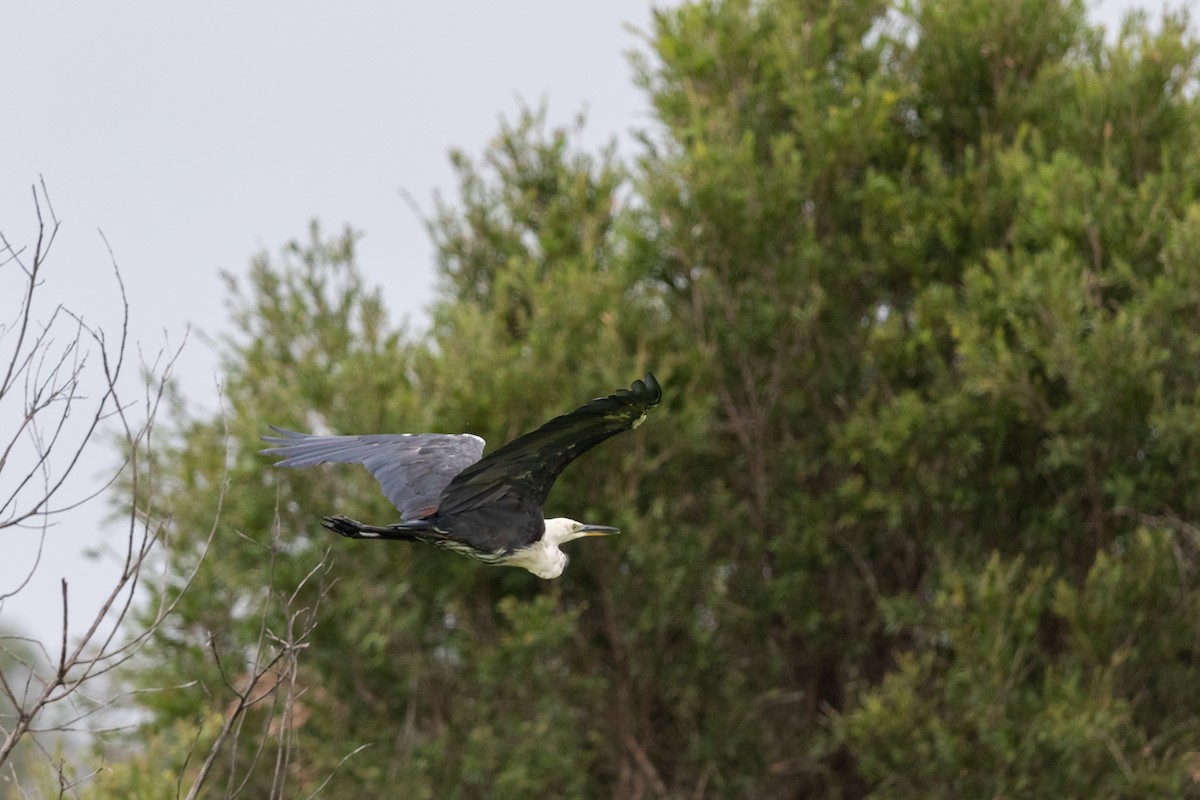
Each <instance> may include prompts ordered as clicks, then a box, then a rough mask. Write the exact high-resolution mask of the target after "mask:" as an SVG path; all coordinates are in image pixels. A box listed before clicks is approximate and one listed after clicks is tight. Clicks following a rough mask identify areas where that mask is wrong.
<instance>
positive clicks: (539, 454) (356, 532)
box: [263, 373, 662, 578]
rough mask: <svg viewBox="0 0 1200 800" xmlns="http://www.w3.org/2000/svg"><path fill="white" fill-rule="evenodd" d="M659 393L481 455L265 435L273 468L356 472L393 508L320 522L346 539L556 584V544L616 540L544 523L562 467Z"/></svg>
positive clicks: (597, 407)
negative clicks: (466, 560) (369, 517)
mask: <svg viewBox="0 0 1200 800" xmlns="http://www.w3.org/2000/svg"><path fill="white" fill-rule="evenodd" d="M661 398H662V390H661V388H660V387H659V385H658V381H656V380H655V379H654V376H653V375H650V374H649V373H647V375H646V378H645V380H644V381H634V383H633V386H631V387H630V388H629V389H618V390H617V391H616V392H614V393H613V394H611V395H609V396H608V397H598V398H596V399H595V400H591V401H589V402H587V403H585V404H584V405H582V406H580V407H579V408H577V409H575V410H574V411H572V412H570V413H569V414H563V415H562V416H560V417H555V418H554V419H552V420H550V421H549V422H547V423H546V424H545V425H543V426H542V427H540V428H538V429H537V430H535V431H532V432H531V433H527V434H525V435H524V436H521V437H518V438H517V439H514V440H513V441H511V442H509V443H508V444H506V445H504V446H503V447H501V448H499V449H498V450H496V451H494V452H492V453H490V454H488V455H487V456H486V457H485V456H483V448H484V441H483V439H480V438H479V437H478V436H474V435H472V434H442V433H414V434H406V433H402V434H374V435H372V434H368V435H364V436H318V435H313V434H307V433H295V432H292V431H286V430H283V429H281V428H275V427H274V426H272V429H273V430H274V431H275V432H276V433H278V434H279V435H278V436H264V437H263V439H264V440H266V441H267V442H270V443H271V444H272V445H274V446H273V447H271V448H268V449H266V450H263V452H264V453H266V454H269V455H277V456H281V457H282V458H281V460H280V461H278V462H277V466H283V467H311V466H315V465H317V464H322V463H328V462H337V463H357V464H362V465H363V466H365V467H366V468H367V469H368V470H370V472H371V474H372V475H374V476H375V477H376V479H378V480H379V483H380V486H381V487H382V489H383V492H384V494H385V495H387V497H388V499H389V500H391V501H392V503H394V504H395V506H396V507H397V508H398V509H399V510H400V514H401V519H402V521H401V522H398V523H395V524H392V525H383V526H379V525H364V524H363V523H361V522H358V521H356V520H353V519H350V518H349V517H344V516H335V517H325V518H324V519H323V522H322V524H324V525H325V527H327V528H329V529H330V530H332V531H334V532H335V533H339V534H341V535H342V536H347V537H349V538H352V539H399V540H406V541H418V542H425V543H428V544H432V545H434V546H436V547H441V548H444V549H447V550H453V551H455V552H458V553H462V554H464V555H468V556H470V557H472V558H474V559H476V560H477V561H481V562H483V563H486V564H502V565H507V566H515V567H523V568H525V569H527V570H529V571H530V572H532V573H533V574H534V575H537V576H538V577H540V578H557V577H558V576H559V575H561V574H562V572H563V570H564V569H565V568H566V565H567V556H566V554H565V553H563V552H562V550H561V549H559V545H561V544H563V543H564V542H569V541H571V540H572V539H578V538H580V537H583V536H604V535H608V534H613V533H616V532H617V529H616V528H612V527H609V526H606V525H587V524H584V523H581V522H576V521H575V520H572V519H566V518H553V519H545V518H544V517H543V515H542V504H543V503H545V501H546V497H547V495H548V494H549V493H550V488H551V487H552V486H553V485H554V480H555V479H556V478H557V477H558V475H559V473H561V472H562V471H563V469H565V468H566V466H567V465H568V464H570V463H571V462H572V461H574V460H575V459H576V458H578V457H579V456H580V455H582V454H583V453H585V452H587V451H588V450H590V449H591V448H593V447H595V446H596V445H598V444H600V443H601V442H603V441H604V440H606V439H608V438H610V437H612V436H615V435H616V434H618V433H621V432H623V431H627V430H632V429H633V428H636V427H637V426H638V425H639V424H641V422H642V420H644V419H645V417H646V412H647V411H648V410H649V409H650V408H652V407H654V406H655V405H657V404H658V402H659V400H660V399H661Z"/></svg>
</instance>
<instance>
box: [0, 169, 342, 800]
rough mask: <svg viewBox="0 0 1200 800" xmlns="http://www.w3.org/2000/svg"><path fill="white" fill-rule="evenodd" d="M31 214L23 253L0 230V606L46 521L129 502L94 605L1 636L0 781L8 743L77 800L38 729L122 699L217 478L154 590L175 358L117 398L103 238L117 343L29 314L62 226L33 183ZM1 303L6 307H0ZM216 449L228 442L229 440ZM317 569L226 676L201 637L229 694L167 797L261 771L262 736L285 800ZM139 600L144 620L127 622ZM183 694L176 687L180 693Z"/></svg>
mask: <svg viewBox="0 0 1200 800" xmlns="http://www.w3.org/2000/svg"><path fill="white" fill-rule="evenodd" d="M33 205H34V208H35V210H36V214H37V230H36V235H35V236H34V237H32V239H33V241H32V244H31V245H28V246H22V245H18V244H16V243H14V242H13V241H11V240H10V239H9V238H8V237H7V236H6V235H5V234H4V233H3V232H2V231H0V315H7V316H0V536H14V537H15V536H27V537H36V539H37V556H36V558H35V559H34V560H33V563H32V564H31V566H30V567H29V568H28V570H27V571H26V572H25V574H24V575H23V577H21V578H19V579H18V580H17V581H16V583H15V585H13V586H0V609H2V608H3V603H4V601H5V600H7V599H9V598H11V597H13V596H15V595H16V594H18V593H20V592H22V591H24V590H25V589H26V588H27V587H28V585H29V583H30V581H31V580H32V579H33V577H34V575H35V573H36V572H37V570H38V569H40V568H44V566H43V564H42V553H43V550H44V549H45V548H46V544H47V532H48V531H49V530H50V528H51V526H52V525H54V524H55V520H56V519H57V518H59V517H60V516H61V515H62V514H64V513H65V512H67V511H69V510H71V509H74V508H78V507H79V506H81V505H83V504H86V503H89V502H93V501H96V500H97V499H98V498H99V497H100V495H102V494H103V493H105V492H106V491H109V490H120V491H122V492H125V493H127V495H128V497H127V498H126V499H125V502H123V503H121V505H122V507H125V508H127V511H126V512H125V513H124V515H123V517H122V518H121V520H120V524H121V537H120V542H121V544H120V545H119V546H118V548H117V552H118V559H117V560H118V562H119V569H117V570H116V571H115V574H114V577H113V578H112V584H111V586H110V587H109V589H108V591H107V594H106V595H105V596H104V598H103V600H102V601H101V602H100V604H99V605H98V606H95V607H89V608H87V609H80V608H79V607H78V606H77V605H76V604H73V603H72V597H71V591H70V588H71V587H70V586H69V585H68V582H67V580H66V579H65V578H64V579H62V581H61V602H62V609H61V613H62V631H61V637H59V639H58V640H57V641H55V642H53V643H49V642H43V641H39V640H36V639H31V638H27V637H21V636H13V635H7V636H0V658H3V659H4V661H2V662H0V701H2V702H0V709H2V707H3V705H7V706H8V711H7V712H6V713H2V712H0V770H4V769H5V768H6V765H7V770H8V771H7V773H5V774H6V776H7V777H9V778H10V779H11V780H12V783H13V784H15V785H18V786H19V785H20V776H19V775H17V774H15V773H16V770H15V769H14V767H13V764H11V763H9V762H10V759H11V757H12V756H13V754H14V750H15V749H16V748H17V746H18V744H20V743H22V742H29V743H31V745H32V748H33V749H34V751H35V752H40V753H41V754H42V755H44V756H45V757H46V759H47V760H48V761H49V763H50V764H51V768H52V770H53V772H54V773H55V774H56V776H57V782H58V788H59V792H58V793H59V795H60V796H68V795H72V796H77V795H78V787H79V785H80V784H81V783H83V782H86V781H87V780H88V779H89V778H90V777H92V776H94V775H95V773H96V771H97V770H95V769H92V768H90V767H88V766H86V765H67V764H63V763H61V761H56V757H55V756H54V755H53V754H52V753H51V746H52V745H50V744H47V742H46V739H47V738H52V737H48V736H47V735H52V734H61V733H63V732H66V731H77V730H83V731H93V732H94V731H95V730H96V729H97V727H103V723H102V722H101V723H99V725H97V724H96V721H97V720H102V719H103V718H104V714H105V712H106V711H109V710H112V709H118V710H119V709H120V708H121V704H122V703H123V701H127V700H129V699H130V694H129V693H128V692H125V691H123V690H122V689H121V688H120V686H119V683H118V682H115V681H109V680H105V677H106V676H109V675H110V674H111V673H112V671H113V670H115V669H117V668H118V667H120V666H121V665H123V664H126V663H127V662H128V661H129V660H130V659H131V658H133V657H134V656H135V655H136V654H137V653H138V652H139V651H140V650H141V649H142V647H143V646H144V645H145V643H146V642H147V641H148V640H149V639H150V638H151V637H152V636H153V635H154V634H155V632H156V631H157V630H158V629H159V628H160V627H161V626H162V625H163V624H164V623H165V622H166V621H167V620H168V619H169V618H170V616H171V614H172V612H173V611H174V609H175V607H176V605H177V604H178V602H179V601H180V599H181V598H182V597H183V595H184V593H186V591H187V589H188V587H189V586H190V584H191V579H192V577H194V576H195V574H196V571H198V570H199V569H200V566H201V564H202V563H203V560H204V555H205V554H206V553H207V551H208V544H211V542H212V540H213V537H214V536H215V535H216V532H217V530H218V528H219V525H220V520H221V506H222V504H223V500H224V496H225V486H226V482H227V479H226V476H222V481H221V491H220V493H219V495H218V501H217V505H216V507H215V508H214V509H213V521H212V526H211V529H210V530H209V531H208V538H207V543H206V545H205V546H204V547H203V548H202V550H201V554H200V557H199V558H198V559H197V560H196V562H195V564H194V565H193V572H192V573H191V575H190V576H188V577H186V578H185V580H184V582H183V585H182V590H181V589H180V587H179V586H178V585H176V586H174V587H173V591H168V590H167V589H168V577H167V573H166V570H165V568H164V569H163V571H162V573H161V575H159V576H158V580H157V582H156V581H155V580H154V574H153V573H154V572H155V570H152V569H151V564H152V562H153V559H152V556H153V555H154V554H155V553H156V552H161V551H162V550H163V548H166V547H167V546H168V540H167V537H166V536H165V533H164V532H165V531H166V530H167V529H168V528H169V526H170V517H169V510H162V509H158V508H156V507H155V500H156V497H157V495H158V492H157V490H156V482H157V479H158V476H157V474H156V472H155V458H154V454H155V430H156V421H157V419H158V416H159V412H160V409H161V408H162V403H163V400H164V398H165V396H166V393H167V389H168V386H169V383H170V381H171V378H172V372H173V369H174V367H175V363H176V360H177V358H178V356H179V352H180V350H179V349H175V350H165V349H164V350H162V351H160V352H159V353H158V354H157V356H156V357H155V358H154V359H153V360H152V361H150V362H149V363H144V362H143V363H141V364H139V365H137V366H138V367H140V369H141V373H140V375H136V376H134V377H135V378H138V380H137V383H136V388H135V389H134V390H127V389H126V386H127V385H128V384H129V382H130V381H129V379H128V377H127V373H129V372H130V370H131V369H132V368H133V367H131V365H130V363H129V362H130V361H131V358H130V351H131V349H132V348H131V344H130V340H129V302H128V299H127V297H126V294H125V286H124V283H123V281H122V278H121V271H120V269H119V267H118V265H117V260H116V258H115V257H114V255H113V252H112V249H111V247H109V246H108V243H107V240H104V244H105V247H106V248H107V249H108V259H109V262H110V264H111V267H112V273H113V279H114V282H115V284H116V286H117V288H118V289H119V291H120V323H119V331H118V332H117V334H116V335H115V336H110V335H109V334H108V333H107V332H106V331H105V330H103V329H102V328H100V327H97V326H94V325H92V324H90V323H89V322H87V321H85V318H84V316H83V315H82V314H81V313H78V312H77V311H75V310H72V309H69V308H67V307H65V306H63V305H61V304H52V305H50V306H49V307H48V308H46V309H45V310H44V311H43V310H42V307H41V304H40V302H39V301H41V299H42V298H41V293H42V292H43V291H44V282H45V272H46V264H47V259H48V258H49V256H50V254H51V251H52V249H53V247H54V243H55V240H56V238H57V236H58V233H59V229H60V225H61V223H60V221H59V219H58V217H57V216H56V215H55V213H54V208H53V205H52V204H51V202H50V197H49V194H48V193H47V191H46V186H45V183H44V182H41V183H39V184H38V185H37V186H34V187H33ZM101 238H102V239H103V235H101ZM9 303H11V304H12V307H11V308H6V307H5V306H6V305H8V304H9ZM123 376H125V377H123ZM111 432H115V434H116V438H117V440H118V441H119V443H120V446H119V450H118V452H119V453H120V454H121V457H120V459H119V462H120V463H118V464H117V465H116V466H115V467H114V468H113V469H112V471H111V472H110V473H109V474H108V476H107V478H106V479H101V480H100V481H99V482H98V483H99V485H98V486H93V487H91V488H89V489H87V490H84V491H83V492H82V493H78V494H76V493H74V492H75V490H73V489H72V487H73V486H74V482H73V481H71V476H72V474H73V473H76V472H77V471H78V468H79V465H80V464H81V463H83V461H84V454H85V453H86V452H87V451H89V450H90V449H93V448H97V447H101V446H105V445H106V444H107V443H106V442H104V441H103V440H104V439H105V438H106V437H107V435H108V434H109V433H111ZM225 439H226V443H228V442H229V435H228V432H226V437H225ZM110 449H111V448H110ZM278 533H279V531H278V525H276V535H275V537H274V543H273V544H272V545H269V546H267V547H268V549H269V550H270V553H269V555H268V556H267V557H268V558H270V563H271V564H272V565H273V564H274V557H275V554H276V552H277V547H276V545H277V544H278V542H279V540H280V537H279V535H278ZM245 538H246V540H247V541H252V540H251V539H250V538H249V537H245ZM2 546H3V544H2V542H0V547H2ZM160 562H165V559H161V560H160ZM273 572H274V571H273V570H272V574H273ZM326 572H327V559H322V560H321V562H320V563H318V564H317V565H316V566H315V567H314V568H313V570H312V571H311V572H310V573H309V575H308V576H307V577H306V578H305V579H304V580H303V581H302V582H301V583H300V585H299V586H296V587H292V588H291V589H290V591H289V590H281V589H278V588H277V587H276V586H274V584H273V581H272V585H270V586H268V587H267V592H266V595H265V596H264V598H263V601H262V609H261V613H262V620H263V623H262V625H261V627H260V631H259V635H258V639H257V641H256V642H253V643H248V645H249V647H248V650H247V652H250V653H251V656H250V657H249V658H248V659H246V660H244V661H243V663H240V664H238V665H237V666H236V668H234V667H233V666H232V665H226V664H225V663H223V660H222V654H221V653H219V652H218V651H217V649H216V646H215V644H214V643H212V642H210V643H209V646H210V651H211V653H212V656H213V658H214V659H215V660H216V663H217V665H218V666H219V667H220V669H221V674H222V675H223V677H224V680H225V685H226V688H227V689H228V691H230V692H231V693H232V696H233V698H234V699H233V701H232V702H231V703H230V704H229V706H228V708H227V710H226V713H225V715H224V721H223V725H222V728H221V729H220V731H219V732H218V733H217V735H216V737H215V739H214V741H213V742H212V743H211V745H210V747H209V749H208V751H207V752H206V753H204V754H203V756H202V757H201V758H200V759H199V767H198V768H197V769H194V770H192V773H191V776H190V777H191V781H190V784H189V785H188V786H185V785H184V773H185V771H186V763H185V764H184V765H183V767H181V769H180V778H179V785H178V787H177V795H178V796H180V797H185V796H186V797H188V798H193V797H197V796H198V795H199V793H200V791H201V788H202V787H203V786H204V785H205V783H206V782H207V781H208V779H209V777H210V775H211V774H212V767H213V764H214V762H215V761H216V759H217V758H218V757H219V756H220V755H221V754H222V753H227V754H231V758H233V759H235V763H234V766H235V767H237V768H235V769H231V770H229V774H230V776H236V775H241V776H247V775H248V774H249V772H250V771H251V770H254V769H257V768H259V767H260V765H259V761H260V759H259V756H260V755H261V753H262V752H263V751H264V749H265V748H264V743H265V741H267V739H268V737H274V738H275V739H276V744H277V746H276V748H275V750H276V752H277V753H278V754H279V755H278V756H277V759H276V761H277V763H276V764H274V765H273V769H274V774H275V784H276V786H275V789H274V790H273V792H272V796H274V797H282V796H283V795H284V790H285V785H286V777H287V774H288V766H289V765H288V759H289V758H290V754H291V748H290V742H291V736H292V731H293V730H294V728H295V727H296V725H295V724H294V718H295V715H296V714H297V712H298V708H299V706H298V701H299V697H300V695H301V694H302V691H301V690H300V689H299V688H298V687H297V683H296V667H297V663H298V658H299V655H300V653H301V652H302V651H303V650H304V648H305V647H306V646H307V639H308V637H309V635H310V634H311V633H312V630H313V628H314V627H315V625H316V622H317V606H318V605H319V600H320V599H321V598H323V597H324V591H322V592H320V593H319V594H318V602H317V603H314V604H312V605H310V606H303V607H300V606H299V601H298V599H297V598H298V597H299V596H300V591H301V588H302V587H303V586H304V585H305V584H306V583H307V582H308V581H310V580H312V579H317V580H320V579H321V578H323V576H324V575H325V573H326ZM138 602H141V603H143V606H142V608H143V609H145V608H149V609H150V610H152V613H149V614H145V613H143V614H133V613H131V611H132V610H133V609H134V607H135V603H138ZM146 603H149V605H148V606H146V605H144V604H146ZM273 604H279V606H280V607H281V609H282V611H283V619H284V620H285V621H286V629H285V630H282V631H272V630H270V629H269V628H268V627H267V623H266V620H267V619H268V611H269V610H270V608H271V607H272V605H273ZM73 618H79V619H83V620H84V632H83V633H82V634H80V635H77V636H75V637H71V636H70V635H69V630H70V628H69V624H70V623H71V622H72V619H73ZM14 667H16V668H14ZM187 685H189V682H187V681H184V682H183V683H182V684H181V686H187ZM164 688H167V689H170V688H179V687H164ZM268 702H269V703H271V704H272V705H271V708H270V713H268V714H267V715H266V718H267V726H268V727H267V728H266V729H264V731H263V732H262V733H261V734H260V735H258V736H252V737H247V738H248V739H250V740H251V744H250V745H248V748H249V749H250V750H251V753H250V756H249V757H248V758H247V759H246V760H245V761H244V762H243V763H242V764H241V765H240V766H239V765H237V763H236V759H237V757H238V753H239V752H240V750H239V737H240V734H241V732H242V728H243V725H244V724H245V721H246V719H247V714H248V712H249V710H250V709H251V708H254V707H257V706H260V705H262V704H264V703H268ZM198 738H199V737H198ZM355 752H357V751H355ZM192 755H196V754H194V753H193V754H192ZM351 755H352V754H351ZM347 757H349V756H347ZM242 785H244V778H243V780H242V784H241V785H239V784H238V782H236V781H235V780H234V779H233V777H231V778H230V781H229V785H228V786H227V787H226V789H225V796H227V797H233V796H236V795H237V794H238V793H239V792H240V791H241V788H242Z"/></svg>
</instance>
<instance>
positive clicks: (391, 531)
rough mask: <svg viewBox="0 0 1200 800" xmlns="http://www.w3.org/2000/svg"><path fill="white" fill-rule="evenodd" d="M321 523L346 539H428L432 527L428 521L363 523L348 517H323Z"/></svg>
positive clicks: (411, 540) (412, 540) (408, 540)
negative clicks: (395, 523)
mask: <svg viewBox="0 0 1200 800" xmlns="http://www.w3.org/2000/svg"><path fill="white" fill-rule="evenodd" d="M321 524H322V525H324V526H325V527H326V528H328V529H329V530H331V531H333V532H334V533H336V534H338V535H340V536H345V537H346V538H348V539H398V540H401V541H406V542H424V541H428V539H429V537H428V534H427V532H428V531H429V530H430V529H431V528H432V527H433V526H432V525H430V523H428V522H424V521H420V520H418V521H416V522H402V523H399V524H397V525H364V524H363V523H361V522H359V521H358V520H355V519H350V518H349V517H344V516H337V517H323V518H322V519H321Z"/></svg>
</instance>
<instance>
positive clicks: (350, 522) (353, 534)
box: [321, 515, 378, 539]
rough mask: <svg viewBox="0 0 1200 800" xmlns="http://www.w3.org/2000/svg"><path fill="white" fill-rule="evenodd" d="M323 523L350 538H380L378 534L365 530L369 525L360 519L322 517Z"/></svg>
mask: <svg viewBox="0 0 1200 800" xmlns="http://www.w3.org/2000/svg"><path fill="white" fill-rule="evenodd" d="M321 524H322V525H324V526H325V527H326V528H328V529H329V530H331V531H333V532H334V533H336V534H338V535H339V536H345V537H346V538H348V539H375V538H378V537H377V535H375V534H372V533H369V532H367V531H366V530H364V529H366V528H368V527H369V526H367V525H363V524H362V523H361V522H359V521H358V520H355V519H350V518H349V517H346V516H341V515H338V516H336V517H322V518H321Z"/></svg>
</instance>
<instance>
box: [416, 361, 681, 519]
mask: <svg viewBox="0 0 1200 800" xmlns="http://www.w3.org/2000/svg"><path fill="white" fill-rule="evenodd" d="M661 399H662V388H661V387H660V386H659V385H658V381H656V380H655V379H654V376H653V375H651V374H650V373H646V379H645V380H644V381H634V382H633V386H631V387H630V388H628V389H618V390H617V391H616V392H614V393H613V394H611V395H609V396H608V397H597V398H596V399H595V400H591V401H589V402H587V403H585V404H584V405H582V406H580V407H579V408H577V409H575V410H574V411H572V412H571V413H569V414H563V415H562V416H561V417H555V418H554V419H552V420H550V421H549V422H547V423H546V424H545V425H543V426H542V427H540V428H538V429H537V430H536V431H533V432H532V433H527V434H525V435H524V436H521V437H519V438H517V439H513V440H512V441H511V442H509V443H508V444H506V445H504V446H503V447H501V448H500V449H498V450H496V451H494V452H492V453H489V454H488V456H487V457H486V458H484V459H482V460H480V461H479V462H477V463H476V464H474V465H472V466H470V467H467V468H466V469H464V470H463V471H462V472H461V473H459V475H458V476H457V477H455V478H454V480H452V481H450V485H449V486H447V487H446V490H445V491H444V492H442V498H441V502H440V503H439V505H438V514H439V516H444V515H447V514H457V513H462V512H465V511H470V510H472V509H475V508H478V507H480V506H483V505H486V504H489V503H496V502H500V501H504V504H505V505H512V504H514V503H516V504H517V505H524V504H527V503H530V502H532V503H534V504H536V505H537V506H539V507H540V506H541V505H542V504H543V503H545V502H546V497H547V495H549V494H550V487H552V486H553V485H554V480H555V479H556V478H557V477H558V475H559V473H561V472H562V471H563V470H564V469H566V467H567V465H568V464H570V463H571V462H572V461H574V460H575V459H576V458H578V457H579V456H581V455H583V454H584V453H586V452H587V451H588V450H591V449H592V448H593V447H595V446H596V445H598V444H600V443H601V442H603V441H604V440H605V439H608V438H609V437H611V436H616V435H617V434H618V433H621V432H622V431H628V430H633V429H634V428H636V427H637V426H638V425H640V424H641V422H642V420H644V419H645V418H646V412H647V411H649V410H650V409H651V408H653V407H654V406H656V405H658V401H659V400H661Z"/></svg>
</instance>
